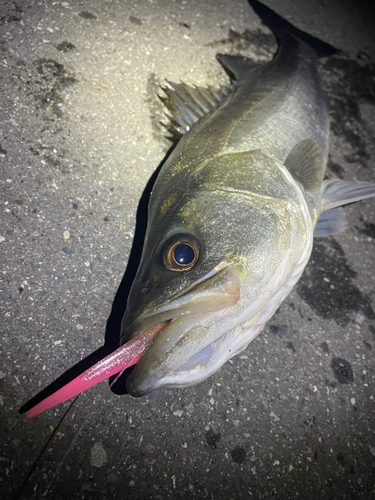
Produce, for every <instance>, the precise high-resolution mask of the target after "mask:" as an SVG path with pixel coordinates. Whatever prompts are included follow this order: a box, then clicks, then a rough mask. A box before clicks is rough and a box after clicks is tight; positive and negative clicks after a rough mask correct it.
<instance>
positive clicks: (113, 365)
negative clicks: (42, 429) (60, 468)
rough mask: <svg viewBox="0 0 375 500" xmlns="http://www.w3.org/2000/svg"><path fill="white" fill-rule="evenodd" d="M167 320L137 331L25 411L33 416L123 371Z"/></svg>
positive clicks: (139, 356) (138, 355) (163, 326)
mask: <svg viewBox="0 0 375 500" xmlns="http://www.w3.org/2000/svg"><path fill="white" fill-rule="evenodd" d="M168 323H169V322H168V321H164V322H163V323H159V324H157V325H155V326H153V327H152V328H149V329H148V330H146V331H144V332H142V333H139V334H138V335H137V336H136V337H134V338H133V339H131V340H130V341H129V342H127V343H126V344H125V345H123V346H121V347H119V348H118V349H117V350H116V351H114V352H113V353H112V354H109V355H108V356H107V357H105V358H104V359H102V360H100V361H98V363H96V364H95V365H93V366H92V367H91V368H89V369H88V370H86V371H84V372H83V373H81V375H79V376H78V377H76V378H75V379H73V380H72V381H71V382H68V383H67V384H66V385H64V386H63V387H61V389H58V390H57V391H56V392H54V393H53V394H51V395H50V396H47V397H46V398H45V399H43V400H42V401H41V402H40V403H38V404H36V405H35V406H33V407H32V408H31V409H30V410H28V412H27V416H28V417H29V418H31V417H35V416H36V415H39V413H42V412H44V411H46V410H49V409H50V408H52V407H53V406H56V405H58V404H59V403H63V402H64V401H67V400H68V399H70V398H72V397H73V396H77V395H78V394H80V393H81V392H83V391H86V390H87V389H89V388H90V387H92V386H94V385H96V384H98V383H99V382H101V381H102V380H105V379H106V378H109V377H111V376H112V375H116V374H117V373H120V372H123V371H124V370H126V368H129V367H130V366H132V365H135V364H136V363H138V361H139V359H140V358H141V356H142V354H143V353H144V351H145V350H146V349H147V347H148V346H149V345H150V344H151V342H152V340H153V339H154V338H155V337H156V336H157V335H158V334H159V333H160V332H161V331H162V330H163V329H164V328H165V327H166V325H167V324H168Z"/></svg>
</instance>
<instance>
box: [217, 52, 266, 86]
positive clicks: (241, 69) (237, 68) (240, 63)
mask: <svg viewBox="0 0 375 500" xmlns="http://www.w3.org/2000/svg"><path fill="white" fill-rule="evenodd" d="M216 59H217V60H218V61H219V63H220V64H221V65H222V67H223V68H224V70H225V72H226V74H227V75H228V76H229V78H230V79H231V81H232V82H233V81H237V80H241V78H242V77H243V76H244V75H245V74H246V73H248V72H249V71H251V70H252V69H254V68H256V67H257V66H259V64H257V63H255V62H254V61H252V60H251V59H247V58H246V57H242V56H230V55H228V54H217V56H216Z"/></svg>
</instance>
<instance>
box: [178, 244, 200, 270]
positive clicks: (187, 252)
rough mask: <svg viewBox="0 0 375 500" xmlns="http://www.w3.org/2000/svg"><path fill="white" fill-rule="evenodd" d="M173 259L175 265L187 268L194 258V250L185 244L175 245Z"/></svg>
mask: <svg viewBox="0 0 375 500" xmlns="http://www.w3.org/2000/svg"><path fill="white" fill-rule="evenodd" d="M173 257H174V260H175V261H176V263H177V264H179V265H181V266H187V265H189V264H191V262H193V260H194V257H195V252H194V249H193V248H192V247H191V246H190V245H187V244H186V243H181V244H180V245H177V246H176V248H175V249H174V251H173Z"/></svg>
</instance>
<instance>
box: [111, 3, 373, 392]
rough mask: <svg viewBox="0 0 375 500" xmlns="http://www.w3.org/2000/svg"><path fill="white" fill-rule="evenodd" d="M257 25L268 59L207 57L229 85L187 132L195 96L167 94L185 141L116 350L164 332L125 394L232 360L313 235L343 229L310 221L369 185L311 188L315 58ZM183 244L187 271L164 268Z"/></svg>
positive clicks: (181, 380)
mask: <svg viewBox="0 0 375 500" xmlns="http://www.w3.org/2000/svg"><path fill="white" fill-rule="evenodd" d="M250 3H251V4H252V5H253V6H254V5H255V6H256V7H259V5H261V4H259V3H258V2H254V1H252V2H250ZM260 8H261V9H266V11H267V10H268V9H267V8H265V7H264V6H261V7H260ZM271 12H272V11H271ZM273 14H274V13H273ZM274 15H275V14H274ZM275 16H276V15H275ZM276 17H277V16H276ZM271 24H272V26H273V27H275V26H276V28H275V30H276V31H277V35H278V38H279V50H278V53H277V55H276V57H275V58H274V59H273V61H271V62H269V63H268V64H265V65H264V66H260V67H254V65H252V64H249V63H248V62H246V61H244V62H242V63H241V62H239V61H238V59H235V60H234V59H233V60H231V58H230V57H228V56H221V58H219V60H220V61H221V62H222V64H223V66H224V67H225V68H226V69H228V70H229V72H230V73H232V74H233V75H234V76H235V78H236V80H235V82H234V83H233V84H232V87H231V89H230V90H231V91H230V93H229V95H226V96H225V97H223V99H222V102H221V103H220V105H219V106H218V107H216V106H213V107H212V109H209V111H208V112H206V114H205V116H204V117H202V118H200V119H199V120H198V121H197V122H195V119H191V117H189V113H190V114H191V110H193V112H192V114H193V115H194V111H196V110H198V111H199V110H201V109H202V108H203V109H204V105H205V104H206V107H207V103H206V102H203V105H202V102H201V101H202V100H203V101H204V98H205V96H206V94H204V93H202V95H200V93H199V90H197V89H191V88H188V87H187V86H184V85H175V86H174V89H173V90H172V91H168V90H167V93H168V92H169V97H170V102H169V107H170V109H171V111H172V112H174V117H175V121H177V122H178V121H180V123H181V124H182V128H184V129H185V131H186V133H185V134H184V135H183V136H182V138H181V140H180V142H179V143H178V145H177V147H176V148H175V150H174V151H173V153H172V154H171V156H170V157H169V159H168V160H167V161H166V163H165V164H164V166H163V168H162V170H161V172H160V174H159V176H158V178H157V180H156V182H155V185H154V187H153V191H152V194H151V198H150V203H149V218H148V229H147V233H146V238H145V243H144V250H143V254H142V258H141V263H140V266H139V270H138V273H137V276H136V278H135V281H134V284H133V287H132V290H131V292H130V296H129V299H128V305H127V311H126V313H125V316H124V319H123V325H122V338H121V342H122V343H126V342H127V341H128V340H129V339H130V338H132V337H133V336H134V335H137V334H139V333H140V332H141V331H143V330H145V329H147V328H150V327H153V326H154V325H156V324H158V323H159V322H161V321H169V323H168V326H167V327H166V328H165V329H164V330H163V331H162V333H160V334H159V335H158V336H157V337H156V338H155V339H154V340H153V342H152V344H151V346H150V347H149V348H148V349H147V350H146V352H145V354H144V355H143V356H142V357H141V359H140V361H139V362H138V364H137V366H136V367H135V369H134V371H133V373H132V374H131V375H130V377H129V378H128V380H127V388H128V391H129V392H130V393H131V394H132V395H135V396H138V395H143V394H146V393H148V392H151V391H153V390H155V389H157V388H160V387H163V386H164V387H178V386H186V385H191V384H195V383H197V382H199V381H201V380H204V379H205V378H207V377H208V376H210V375H211V374H212V373H214V372H215V371H216V370H218V369H219V368H220V367H221V366H222V365H223V364H224V363H225V362H226V361H227V360H228V359H230V358H231V357H232V356H234V355H236V354H238V353H239V352H241V351H242V350H243V349H244V348H245V347H246V346H247V345H248V344H249V342H251V341H252V340H253V339H254V338H255V337H256V335H257V334H258V333H259V332H260V331H261V330H262V328H263V327H264V325H265V323H266V322H267V320H268V319H269V318H270V317H271V316H272V315H273V314H274V312H275V310H276V309H277V308H278V306H279V305H280V304H281V302H282V301H283V300H284V299H285V297H286V296H287V295H288V294H289V292H290V291H291V289H292V288H293V286H294V285H295V283H296V282H297V281H298V279H299V277H300V276H301V274H302V272H303V269H304V267H305V266H306V264H307V262H308V259H309V257H310V254H311V250H312V245H313V235H314V229H315V227H316V226H317V225H318V229H319V231H320V233H322V234H323V235H326V234H334V233H336V232H340V231H341V230H342V229H343V228H344V227H345V219H344V217H343V214H342V212H341V209H339V210H337V209H336V210H335V211H331V214H330V215H329V216H328V217H326V218H325V219H323V222H322V223H321V225H320V227H319V222H318V221H319V216H320V214H321V213H322V212H323V211H325V210H328V209H331V208H334V207H336V206H338V205H341V204H343V203H347V202H348V200H349V199H350V201H355V200H357V199H360V198H363V197H366V196H373V195H374V194H375V191H374V186H372V187H371V186H370V187H369V186H367V185H366V186H364V185H360V186H359V187H358V185H354V184H351V183H342V182H341V181H337V182H336V183H335V182H333V183H332V182H331V183H330V182H329V181H324V173H325V169H326V164H327V156H328V140H329V116H328V108H327V103H326V99H325V95H324V92H323V90H322V86H321V83H320V78H319V75H318V71H317V67H316V60H317V51H316V50H315V49H314V48H313V47H312V46H311V43H306V41H305V40H303V39H302V38H303V37H302V38H301V37H300V36H299V33H300V32H298V30H295V29H294V31H293V27H292V31H291V32H290V30H289V29H288V27H289V25H288V26H287V29H286V28H285V23H284V24H283V25H282V26H280V23H279V19H277V22H276V24H275V22H274V21H271ZM286 24H288V23H286ZM327 47H328V52H329V51H330V49H332V48H331V47H329V46H327ZM323 53H324V50H323ZM186 95H187V96H188V97H186ZM189 95H190V97H191V99H190V98H189ZM208 107H209V106H208ZM181 113H182V115H184V117H185V118H184V117H182V118H180V115H181ZM198 114H199V113H198ZM186 117H187V118H186ZM184 120H185V122H188V123H192V126H191V127H190V125H188V126H184V125H183V124H184ZM339 185H340V186H341V188H342V191H344V192H345V196H337V188H338V187H339ZM360 191H361V192H360ZM365 191H366V192H365ZM342 194H343V193H341V195H342ZM189 238H190V239H191V240H192V241H193V243H192V244H191V247H192V249H193V253H194V252H195V255H196V254H198V257H197V259H196V262H194V265H192V266H186V267H185V268H184V267H182V268H179V269H174V268H173V267H171V266H170V262H169V261H168V259H166V255H169V254H170V253H171V251H173V249H176V248H177V251H178V252H179V246H180V243H181V245H182V246H183V245H185V247H186V245H187V246H189ZM185 240H186V241H185ZM179 242H180V243H179ZM184 242H185V243H184ZM176 245H177V246H176ZM171 249H172V250H171Z"/></svg>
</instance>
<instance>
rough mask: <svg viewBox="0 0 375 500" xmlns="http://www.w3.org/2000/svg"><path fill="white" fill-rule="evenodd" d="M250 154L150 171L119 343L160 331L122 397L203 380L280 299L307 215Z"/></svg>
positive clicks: (302, 242) (286, 186) (286, 182)
mask: <svg viewBox="0 0 375 500" xmlns="http://www.w3.org/2000/svg"><path fill="white" fill-rule="evenodd" d="M259 154H260V153H259ZM259 154H257V153H256V152H255V153H254V152H252V155H250V156H249V155H248V154H247V157H246V158H244V157H243V156H242V155H237V157H236V155H234V154H231V155H228V157H220V158H216V159H214V160H212V161H211V162H209V164H206V165H204V167H202V168H196V169H195V170H194V171H188V172H186V171H185V172H183V171H182V173H184V174H185V175H181V171H180V172H179V174H180V175H178V174H177V175H172V174H171V171H172V173H173V168H169V169H166V171H164V172H163V170H162V172H161V175H159V177H158V179H157V181H156V183H155V186H154V189H153V192H152V195H151V198H150V204H149V218H148V228H147V232H146V237H145V242H144V247H143V252H142V256H141V261H140V265H139V269H138V272H137V275H136V277H135V280H134V283H133V286H132V288H131V291H130V294H129V298H128V303H127V310H126V312H125V315H124V318H123V322H122V334H121V343H125V342H127V341H128V340H129V339H130V338H132V337H134V336H135V335H137V334H139V333H140V332H142V331H145V330H147V329H148V328H151V327H154V326H155V325H157V324H159V323H162V322H167V323H166V325H167V326H166V327H165V328H164V329H163V331H162V332H161V333H160V334H159V335H158V336H157V337H156V338H155V339H154V340H153V342H152V343H151V345H150V346H149V348H148V349H147V350H146V352H145V353H144V354H143V356H142V357H141V359H140V361H139V362H138V364H137V365H136V367H135V369H134V371H133V372H132V373H131V374H130V376H129V377H128V380H127V389H128V391H129V393H130V394H132V395H134V396H141V395H144V394H147V393H149V392H152V391H153V390H155V389H158V388H160V387H180V386H187V385H191V384H195V383H197V382H199V381H201V380H204V379H205V378H207V377H208V376H209V375H211V374H212V373H214V372H215V371H216V370H217V369H218V368H219V367H220V366H221V365H222V364H224V363H225V362H226V361H227V360H228V359H229V358H230V357H231V356H233V355H234V354H236V353H237V352H239V351H241V350H242V349H243V348H244V347H245V346H246V345H247V344H248V343H249V342H250V341H251V340H252V339H253V338H254V337H255V335H256V334H257V333H258V332H259V331H260V330H261V328H262V327H263V325H264V323H265V322H266V320H267V319H268V317H269V316H270V315H271V314H272V313H273V312H274V310H275V309H276V308H277V306H278V305H279V303H280V302H281V300H283V298H284V297H283V298H282V299H281V300H279V301H277V300H278V299H277V300H276V299H273V298H274V297H275V295H276V296H277V294H279V295H280V294H281V295H282V294H283V292H282V291H281V292H280V290H283V287H284V285H285V282H286V281H287V280H288V279H289V278H290V276H291V275H292V274H293V270H294V269H295V265H296V262H297V261H298V259H299V258H300V252H301V251H302V250H303V249H304V248H305V247H306V228H305V225H306V224H307V219H306V220H305V219H304V218H303V217H301V216H300V213H299V212H300V207H299V200H297V202H296V201H293V200H292V198H293V196H294V197H296V194H295V186H292V182H291V181H290V179H286V177H285V175H284V174H283V173H280V171H279V170H278V169H276V170H275V165H274V162H273V161H272V160H271V159H269V158H268V159H267V158H266V159H265V158H264V157H263V155H261V154H260V156H259ZM264 164H266V165H264ZM267 166H268V167H269V169H267V168H266V167H267ZM271 167H272V168H271ZM268 170H270V171H268ZM276 182H278V183H279V184H282V186H281V188H282V189H281V193H283V194H282V195H280V186H277V185H276V184H275V183H276ZM260 191H261V192H262V195H260ZM293 245H294V247H293ZM296 247H298V248H296ZM301 249H302V250H301ZM301 272H302V271H301ZM293 284H294V283H293Z"/></svg>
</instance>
